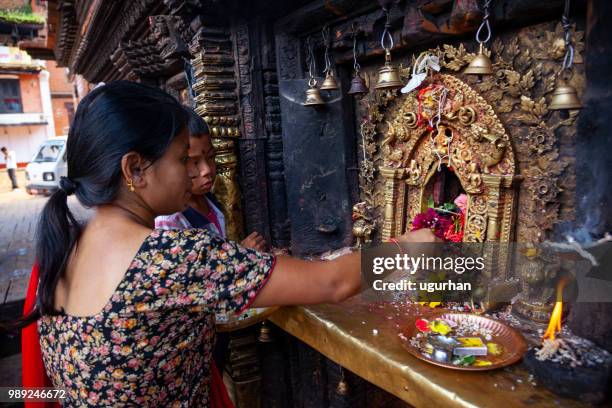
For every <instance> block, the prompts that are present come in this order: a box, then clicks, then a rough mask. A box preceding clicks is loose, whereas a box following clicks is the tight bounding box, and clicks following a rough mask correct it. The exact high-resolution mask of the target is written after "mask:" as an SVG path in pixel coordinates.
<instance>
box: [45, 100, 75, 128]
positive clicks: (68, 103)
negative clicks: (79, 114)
mask: <svg viewBox="0 0 612 408" xmlns="http://www.w3.org/2000/svg"><path fill="white" fill-rule="evenodd" d="M72 103H73V99H72V97H71V96H69V97H62V98H51V105H52V107H53V121H54V123H55V135H56V136H62V135H67V134H68V126H70V112H69V111H68V110H69V109H70V108H72V109H73V112H72V113H74V105H72Z"/></svg>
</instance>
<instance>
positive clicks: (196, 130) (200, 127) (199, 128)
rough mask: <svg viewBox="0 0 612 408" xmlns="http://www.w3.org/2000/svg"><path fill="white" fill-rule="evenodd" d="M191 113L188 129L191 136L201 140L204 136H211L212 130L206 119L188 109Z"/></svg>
mask: <svg viewBox="0 0 612 408" xmlns="http://www.w3.org/2000/svg"><path fill="white" fill-rule="evenodd" d="M187 110H188V112H189V122H188V123H187V129H188V130H189V136H191V137H195V138H199V137H201V136H203V135H209V136H210V129H209V127H208V124H206V122H205V121H204V119H203V118H202V117H201V116H200V115H199V114H198V113H197V112H196V111H195V110H193V109H191V108H187Z"/></svg>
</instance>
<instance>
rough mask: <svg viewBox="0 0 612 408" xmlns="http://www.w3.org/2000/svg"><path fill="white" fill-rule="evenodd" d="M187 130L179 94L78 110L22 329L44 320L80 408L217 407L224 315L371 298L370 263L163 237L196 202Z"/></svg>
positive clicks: (151, 92) (104, 97)
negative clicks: (168, 223) (219, 322)
mask: <svg viewBox="0 0 612 408" xmlns="http://www.w3.org/2000/svg"><path fill="white" fill-rule="evenodd" d="M187 120H188V114H187V112H186V110H185V109H184V108H183V107H182V106H181V105H180V104H179V103H178V102H177V101H176V100H175V99H174V98H172V97H171V96H170V95H168V94H166V93H164V92H163V91H161V90H159V89H157V88H152V87H148V86H145V85H141V84H137V83H131V82H126V81H117V82H112V83H110V84H107V85H104V86H101V87H99V88H96V89H95V90H93V91H92V92H91V93H90V94H88V95H87V96H86V97H85V98H84V99H83V101H82V102H81V103H80V105H79V107H78V110H77V113H76V116H75V119H74V122H73V124H72V127H71V129H70V133H69V137H68V142H67V152H68V153H67V154H68V177H65V178H62V179H61V181H60V185H61V189H60V190H59V191H58V192H56V193H54V194H53V195H52V196H51V197H50V199H49V201H48V202H47V204H46V205H45V208H44V209H43V212H42V215H41V219H40V223H39V227H38V236H37V260H38V264H39V270H40V282H39V286H38V293H37V302H36V307H35V308H34V310H33V312H32V313H31V314H29V315H28V316H27V317H26V318H25V319H22V320H21V321H19V322H17V324H16V326H24V325H27V324H28V323H30V322H32V321H37V322H38V330H39V333H40V342H41V349H42V354H43V360H44V363H45V367H46V370H47V373H48V374H49V377H50V378H51V381H52V382H53V385H54V386H55V387H63V388H65V389H66V390H67V395H66V400H65V401H64V404H65V405H67V406H70V407H77V406H112V407H122V406H139V407H153V406H159V407H189V406H193V407H207V406H208V405H209V387H210V360H211V352H212V345H213V343H212V342H213V338H214V315H215V313H238V312H240V311H242V310H244V309H246V308H248V307H264V306H273V305H286V304H314V303H321V302H336V301H341V300H343V299H345V298H347V297H348V296H350V295H351V294H353V293H355V292H356V291H357V290H358V288H359V284H360V259H359V254H357V253H354V254H350V255H345V256H343V257H340V258H337V259H335V260H333V261H328V262H309V261H302V260H298V259H294V258H291V257H278V258H275V257H274V256H272V255H270V254H264V253H259V252H257V251H255V250H251V249H247V248H244V247H242V246H240V245H238V244H236V243H234V242H231V241H228V240H226V239H223V238H221V237H219V236H216V235H213V234H211V233H210V232H208V231H207V230H205V229H186V230H180V231H179V230H170V231H165V230H157V229H154V219H155V217H156V216H158V215H164V214H172V213H175V212H177V211H181V210H183V209H184V208H185V207H186V203H187V202H188V201H189V198H190V197H189V189H190V184H191V181H190V177H191V176H192V175H194V172H195V171H196V170H195V168H194V165H193V163H191V161H190V160H189V157H188V148H189V144H188V135H187V132H186V129H185V126H186V123H187ZM71 194H75V195H76V196H77V198H78V200H79V201H80V202H81V204H83V205H84V206H86V207H92V208H95V215H94V216H93V217H92V218H91V219H90V221H89V222H88V223H87V225H85V226H81V225H79V224H78V222H77V221H76V220H75V219H74V217H73V215H72V213H71V212H70V210H69V208H68V205H67V197H68V196H69V195H71ZM401 239H402V240H407V241H410V240H417V241H423V240H428V241H430V240H432V235H431V232H428V231H426V230H421V231H417V232H414V233H411V234H408V235H404V236H402V237H401ZM273 271H274V272H273Z"/></svg>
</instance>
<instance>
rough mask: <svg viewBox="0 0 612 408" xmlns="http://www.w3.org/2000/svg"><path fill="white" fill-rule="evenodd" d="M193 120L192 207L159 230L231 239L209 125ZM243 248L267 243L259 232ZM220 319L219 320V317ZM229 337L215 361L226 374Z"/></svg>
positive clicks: (164, 219) (166, 218) (220, 339)
mask: <svg viewBox="0 0 612 408" xmlns="http://www.w3.org/2000/svg"><path fill="white" fill-rule="evenodd" d="M189 114H190V118H189V121H188V124H187V129H188V131H189V159H190V160H192V162H193V164H194V165H195V167H196V169H197V172H196V174H195V176H193V177H192V178H191V198H190V199H189V201H188V205H189V207H188V208H187V209H185V210H184V211H181V212H177V213H174V214H171V215H162V216H159V217H157V218H155V228H158V229H166V230H167V229H189V228H205V229H207V230H208V231H210V232H212V233H213V234H216V235H218V236H220V237H222V238H227V236H226V231H225V217H224V215H223V212H222V211H221V205H220V204H219V202H218V201H217V200H216V199H215V197H214V195H213V194H212V193H211V189H212V186H213V185H214V184H215V177H216V176H217V167H216V164H215V148H214V146H213V144H212V139H211V137H210V131H209V129H208V125H207V124H206V122H204V120H203V119H202V118H201V117H200V115H198V114H197V113H196V112H195V111H193V110H191V109H189ZM241 245H242V246H244V247H246V248H251V249H254V250H256V251H263V250H264V249H265V240H264V238H263V237H262V236H261V235H259V234H258V233H257V232H256V231H255V232H253V233H251V234H250V235H249V236H248V237H246V238H245V239H244V240H242V242H241ZM217 317H219V316H217ZM229 337H230V336H229V333H217V341H216V343H215V347H214V349H213V358H214V361H215V364H217V369H218V370H219V372H221V373H223V369H224V367H225V356H226V355H227V348H228V346H229Z"/></svg>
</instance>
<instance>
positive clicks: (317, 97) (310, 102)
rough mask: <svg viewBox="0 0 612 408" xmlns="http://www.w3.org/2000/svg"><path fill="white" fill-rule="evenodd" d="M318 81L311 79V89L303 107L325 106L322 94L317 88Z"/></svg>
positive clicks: (307, 91) (308, 90)
mask: <svg viewBox="0 0 612 408" xmlns="http://www.w3.org/2000/svg"><path fill="white" fill-rule="evenodd" d="M316 85H317V81H316V80H315V79H314V78H311V79H310V81H308V86H309V88H308V89H307V90H306V100H305V101H304V103H303V104H302V105H304V106H320V105H325V101H324V100H323V98H321V94H320V93H319V89H318V88H317V87H316Z"/></svg>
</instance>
